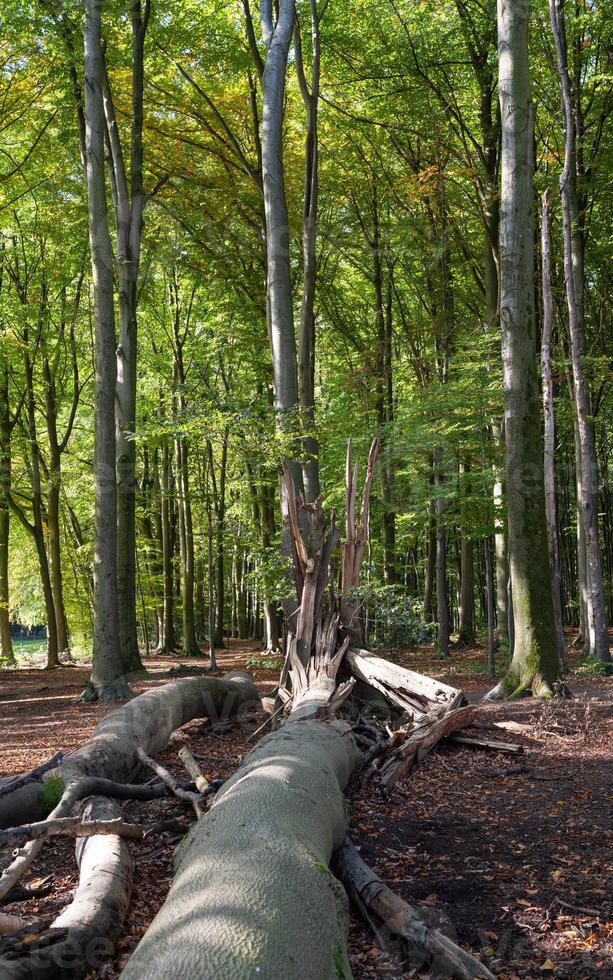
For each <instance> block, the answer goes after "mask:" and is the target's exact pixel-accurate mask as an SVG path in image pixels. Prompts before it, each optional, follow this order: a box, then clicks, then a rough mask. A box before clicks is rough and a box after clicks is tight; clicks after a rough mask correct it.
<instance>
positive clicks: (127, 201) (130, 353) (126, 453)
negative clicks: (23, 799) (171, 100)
mask: <svg viewBox="0 0 613 980" xmlns="http://www.w3.org/2000/svg"><path fill="white" fill-rule="evenodd" d="M150 10H151V7H150V2H149V0H145V4H144V7H143V6H142V5H141V2H140V0H131V20H132V115H131V120H130V125H131V132H130V164H129V168H126V166H125V163H124V155H123V148H122V145H121V139H120V134H119V127H118V125H117V120H116V117H115V108H114V105H113V99H112V95H111V89H110V85H109V81H108V77H107V75H106V71H105V73H104V76H103V82H104V84H103V92H104V112H105V119H106V131H107V142H108V147H109V151H110V152H109V157H110V165H111V166H110V176H111V190H112V192H113V204H114V208H115V221H116V227H117V268H118V277H119V343H118V345H117V380H116V407H115V411H116V472H117V589H118V615H119V642H120V648H121V658H122V662H123V665H124V670H125V672H127V673H129V672H132V671H139V670H142V669H143V664H142V661H141V659H140V654H139V651H138V638H137V627H136V487H137V481H136V443H135V441H134V439H133V438H132V437H133V435H134V432H135V428H136V362H137V350H138V348H137V299H138V293H137V284H138V274H139V266H140V253H141V238H142V226H143V211H144V207H145V203H146V200H147V198H146V195H145V191H144V185H143V90H144V45H145V36H146V33H147V27H148V24H149V16H150Z"/></svg>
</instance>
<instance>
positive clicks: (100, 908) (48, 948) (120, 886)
mask: <svg viewBox="0 0 613 980" xmlns="http://www.w3.org/2000/svg"><path fill="white" fill-rule="evenodd" d="M121 816H122V811H121V808H120V807H119V806H118V804H117V803H115V802H113V801H112V800H108V799H106V798H104V797H98V796H95V797H93V798H92V799H90V801H89V803H88V805H87V807H86V808H85V811H84V819H86V820H97V821H100V820H109V819H111V820H112V819H119V818H121ZM76 857H77V864H78V866H79V885H78V888H77V890H76V892H75V894H74V897H73V899H72V902H71V903H70V905H68V906H67V908H65V909H64V911H63V912H62V913H61V914H60V915H59V916H58V917H57V918H56V919H55V920H54V921H53V923H52V925H51V928H50V929H49V930H48V931H47V932H45V933H43V934H42V935H41V946H42V948H40V949H37V948H36V947H37V941H36V940H34V941H31V939H30V940H28V942H27V945H26V944H25V943H24V945H23V947H22V950H20V952H23V953H24V954H25V955H21V956H18V957H17V958H15V959H7V958H3V959H1V960H0V974H1V975H2V978H3V980H40V978H41V977H48V976H53V978H54V980H55V978H57V980H64V978H66V980H75V978H77V977H82V976H85V975H86V974H87V975H90V974H91V973H92V972H95V971H97V970H98V969H99V968H100V967H101V966H102V964H103V962H104V961H105V960H106V959H108V958H109V957H110V956H111V955H112V953H113V950H114V947H115V941H116V940H117V939H118V937H119V934H120V932H121V928H122V926H123V922H124V919H125V916H126V912H127V911H128V905H129V902H130V895H131V892H132V870H133V862H132V856H131V854H130V850H129V848H128V845H127V844H126V843H125V842H124V841H123V840H122V839H121V838H119V837H117V836H114V835H113V836H99V835H97V836H94V837H87V838H85V839H81V840H78V841H77V845H76ZM54 939H55V941H54ZM45 940H47V942H49V940H50V943H49V945H42V942H44V941H45ZM15 952H16V951H14V953H15Z"/></svg>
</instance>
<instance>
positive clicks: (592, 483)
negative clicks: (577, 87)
mask: <svg viewBox="0 0 613 980" xmlns="http://www.w3.org/2000/svg"><path fill="white" fill-rule="evenodd" d="M549 12H550V17H551V27H552V31H553V36H554V40H555V46H556V54H557V60H558V73H559V76H560V92H561V97H562V108H563V111H564V168H563V170H562V173H561V175H560V197H561V201H562V225H563V230H564V279H565V284H566V302H567V306H568V324H569V329H570V345H571V356H572V366H573V393H574V402H575V413H576V417H577V428H578V434H579V449H580V454H579V465H580V474H581V476H580V479H579V480H578V487H579V499H580V519H581V521H582V524H583V531H584V535H585V550H586V559H587V581H588V596H587V614H588V624H587V625H588V630H589V652H590V653H591V654H592V656H594V657H596V658H597V659H598V660H600V661H602V662H603V663H606V664H610V663H611V653H610V650H609V635H608V631H607V619H606V612H605V601H604V589H603V585H602V561H601V555H600V544H599V541H598V513H597V508H596V495H597V487H598V475H597V473H598V470H597V461H596V448H595V445H594V429H593V425H592V419H591V411H590V404H589V394H588V390H587V385H586V382H585V371H584V365H583V361H584V356H583V333H584V331H583V293H584V286H583V281H582V278H583V277H582V275H581V274H580V272H579V271H578V264H579V260H578V256H577V239H576V232H575V233H573V228H575V229H576V227H577V224H578V222H579V202H578V197H577V160H576V137H575V114H574V107H573V103H572V96H571V87H570V77H569V73H568V58H567V50H566V26H565V22H564V4H563V0H550V3H549ZM581 265H582V263H581ZM581 271H582V270H581Z"/></svg>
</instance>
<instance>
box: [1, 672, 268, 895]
mask: <svg viewBox="0 0 613 980" xmlns="http://www.w3.org/2000/svg"><path fill="white" fill-rule="evenodd" d="M256 703H258V694H257V689H256V688H255V685H254V684H253V681H252V680H251V678H250V677H249V676H248V675H247V674H244V673H242V672H241V671H236V672H233V673H231V674H228V675H227V676H226V677H225V678H224V679H223V680H217V679H216V678H211V677H208V678H202V677H196V678H187V679H184V680H180V681H175V682H174V683H172V684H167V685H164V686H163V687H158V688H155V689H154V690H150V691H146V692H145V693H144V694H141V695H140V696H139V697H137V698H134V700H132V701H129V702H128V703H127V704H125V705H123V706H122V707H120V708H117V709H116V710H115V711H112V712H111V713H110V714H108V715H106V717H104V718H103V719H102V720H101V721H100V722H99V723H98V725H97V726H96V728H95V729H94V732H93V734H92V736H91V738H89V739H88V740H87V742H85V743H84V744H83V745H82V746H81V747H80V748H79V749H77V750H76V751H75V752H73V753H72V754H71V755H70V756H68V757H67V758H65V759H64V760H63V762H62V764H61V766H60V767H59V768H58V769H57V770H55V772H53V773H51V775H56V776H57V777H59V780H60V785H61V786H62V787H63V793H62V796H61V799H60V801H59V803H58V804H57V806H55V807H54V809H53V810H52V811H51V814H50V819H55V818H57V817H65V816H69V815H70V813H71V811H72V808H73V806H74V804H75V802H77V800H79V799H81V794H82V793H83V792H91V787H90V785H89V780H88V779H87V777H91V776H95V777H96V781H98V779H99V778H100V777H102V778H103V779H112V780H115V781H116V782H124V783H127V782H130V781H131V780H132V779H133V777H134V776H135V775H136V773H137V772H138V770H139V768H140V765H141V762H140V760H139V755H138V753H139V750H141V749H142V750H144V751H145V752H147V753H149V754H155V753H156V752H160V751H161V750H162V749H163V748H164V747H165V746H166V744H167V742H168V739H169V738H170V736H171V734H172V732H173V731H174V730H175V729H176V728H180V727H181V726H182V725H184V724H186V723H187V722H188V721H191V719H192V718H201V717H208V718H209V719H210V721H212V722H214V723H217V722H219V721H225V720H227V718H229V717H231V716H232V715H233V714H235V713H236V712H237V711H238V710H239V709H240V708H241V706H247V705H249V706H253V705H254V704H256ZM34 786H36V784H34ZM28 788H29V787H23V788H22V789H21V790H17V791H16V793H17V794H21V793H23V792H24V790H25V789H28ZM4 799H5V800H6V801H7V802H8V805H9V806H10V803H11V799H12V797H11V794H8V795H7V796H6V797H5V798H4ZM41 846H42V841H40V840H38V841H30V842H29V843H28V844H26V845H25V847H24V848H22V850H21V851H20V852H19V854H18V856H17V857H16V858H15V860H14V861H13V862H12V864H11V865H9V867H8V868H6V869H5V870H4V871H3V873H2V876H1V877H0V900H1V899H2V898H3V897H4V896H5V895H6V894H7V893H8V892H9V891H10V889H11V888H12V887H13V885H14V884H15V883H16V882H17V881H19V879H20V878H21V877H22V876H23V875H24V874H25V873H26V872H27V870H28V869H29V867H30V866H31V865H32V862H33V861H34V859H35V858H36V856H37V854H38V853H39V851H40V848H41Z"/></svg>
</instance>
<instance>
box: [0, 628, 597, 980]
mask: <svg viewBox="0 0 613 980" xmlns="http://www.w3.org/2000/svg"><path fill="white" fill-rule="evenodd" d="M217 656H218V661H219V667H220V670H222V671H227V670H230V669H232V668H237V667H245V666H246V664H247V661H249V663H248V666H247V669H249V670H251V672H252V674H253V675H254V677H255V679H256V682H257V683H258V686H259V687H260V690H261V692H262V693H265V692H266V691H268V690H270V688H271V687H272V686H273V685H274V683H275V682H276V679H277V676H278V671H277V669H276V665H275V664H272V665H271V664H270V663H268V664H267V666H272V667H274V668H275V669H272V670H270V669H255V670H254V667H253V659H254V656H255V648H254V645H253V644H249V643H245V642H239V641H231V645H230V649H229V650H220V651H218V653H217ZM483 658H484V654H483V651H482V650H478V649H475V650H470V651H461V652H460V651H458V652H457V653H456V654H454V656H453V657H452V659H451V661H446V662H444V663H443V662H439V661H436V660H434V659H433V650H432V649H430V648H424V649H422V650H420V651H418V652H416V653H410V654H403V655H402V656H398V657H397V658H396V657H394V659H397V660H398V662H400V663H403V664H404V665H405V666H409V667H411V668H412V669H417V670H422V671H424V672H426V673H428V674H430V675H432V676H436V677H439V678H440V679H441V680H445V681H447V682H448V683H451V684H453V685H454V686H456V687H462V688H463V690H465V691H466V693H467V695H468V696H469V698H470V700H478V699H479V698H480V696H481V695H482V694H483V693H485V691H486V690H488V687H489V685H488V683H487V681H486V679H485V678H484V677H483V675H482V674H481V673H479V668H480V665H481V664H482V663H483ZM179 663H183V664H188V665H189V666H192V665H200V666H206V664H207V659H206V658H202V659H191V658H190V660H189V661H186V660H183V659H181V660H179V659H178V658H177V657H157V656H153V657H150V658H148V659H147V668H148V670H149V671H150V674H151V677H149V678H148V679H146V680H139V681H135V682H134V683H133V684H132V687H133V689H134V690H135V691H136V692H138V693H140V692H141V691H143V690H146V689H147V688H149V687H151V686H155V685H158V684H162V683H167V682H168V680H169V679H170V678H169V676H168V674H167V671H168V670H169V669H170V668H173V667H175V668H176V666H177V665H178V664H179ZM87 676H88V667H87V666H71V667H68V666H65V667H60V668H57V669H55V670H53V671H47V670H40V669H35V670H16V671H4V672H2V673H1V674H0V719H1V721H2V734H3V738H2V746H1V748H0V776H5V775H13V774H15V773H18V772H23V771H25V770H28V769H31V768H33V767H34V766H36V765H39V764H40V763H42V762H44V761H46V760H47V759H48V758H49V757H50V756H52V755H53V754H54V752H56V751H57V750H58V749H59V748H63V749H64V750H65V751H69V750H71V749H73V748H75V747H76V746H77V745H79V744H81V743H82V742H83V741H84V740H85V738H87V737H88V735H89V734H90V732H91V731H92V729H93V728H94V726H95V725H96V723H97V722H98V721H99V719H100V718H101V717H102V715H103V714H105V713H106V712H107V711H109V710H112V706H109V705H90V704H84V703H81V702H78V701H77V700H76V699H77V698H78V695H79V694H80V692H81V690H82V689H83V687H84V684H85V681H86V680H87ZM569 684H570V687H571V689H572V693H573V698H572V699H571V700H566V699H556V700H555V701H553V702H548V703H545V704H542V703H538V702H534V701H532V700H531V699H529V698H527V699H523V700H520V701H517V702H515V703H513V704H508V703H507V704H504V705H490V706H488V707H487V708H485V709H484V713H483V714H481V715H480V717H479V719H478V721H479V725H480V727H478V728H471V730H470V731H468V734H470V735H473V736H476V737H480V738H486V739H496V740H498V741H505V742H512V743H519V744H521V745H522V747H523V752H522V754H521V755H517V754H513V755H511V754H507V753H504V752H500V751H491V750H483V749H476V748H468V747H465V746H460V745H452V744H449V743H447V744H445V745H443V746H440V747H439V748H438V749H437V750H436V751H434V752H433V753H431V755H429V756H428V757H427V758H426V759H425V760H424V761H423V762H422V763H421V764H420V766H419V767H418V768H417V769H415V770H414V771H413V772H412V773H411V774H410V775H409V776H408V777H407V779H406V780H405V781H404V783H402V784H401V785H400V786H399V787H397V788H396V789H395V791H394V792H393V794H392V796H391V798H390V799H388V800H383V799H382V797H381V795H380V792H379V789H378V786H377V782H376V779H375V780H373V782H372V783H371V784H370V786H369V788H368V790H367V791H366V792H365V793H364V792H362V791H361V790H360V789H359V786H358V785H357V783H354V784H353V785H352V786H351V787H350V788H349V791H348V801H349V805H350V812H351V834H352V839H353V842H354V843H355V845H356V846H357V847H359V848H360V850H361V853H362V856H363V857H364V859H365V860H366V861H367V862H368V863H369V864H370V865H371V866H372V867H373V868H374V869H375V870H376V871H377V873H378V874H379V875H380V876H381V877H382V878H383V879H384V880H385V881H386V882H387V883H388V884H389V885H390V887H392V888H393V889H394V890H395V891H397V892H398V893H399V894H400V895H402V897H403V898H404V899H405V900H406V901H408V902H410V903H411V904H413V905H416V906H418V907H422V908H423V909H425V910H428V912H430V913H434V914H435V916H436V917H438V918H440V919H441V920H442V921H443V922H444V923H445V925H444V929H445V930H446V931H447V932H448V934H450V935H451V936H452V938H454V939H455V941H457V942H458V943H459V944H460V945H462V946H464V947H465V948H467V949H470V950H471V951H472V952H473V953H475V954H476V955H478V956H479V957H480V958H481V959H482V960H483V962H485V963H486V964H487V965H488V967H489V969H490V970H491V971H492V972H493V973H494V974H495V975H496V976H497V977H499V978H501V980H515V978H517V977H519V978H529V977H530V978H531V977H534V978H536V977H547V976H553V977H558V978H573V980H582V978H592V977H598V978H602V977H606V976H613V925H612V921H611V919H612V912H613V901H612V897H611V887H610V871H611V835H612V828H613V821H612V819H611V817H612V816H613V807H612V802H613V785H612V779H611V734H612V729H613V725H612V711H611V709H612V706H613V679H610V678H606V679H604V678H603V679H597V680H594V679H589V678H586V679H583V678H580V677H571V679H570V680H569ZM264 718H265V716H264V715H263V714H261V715H260V714H259V713H258V714H255V713H254V714H253V715H252V716H250V717H247V718H244V719H242V720H241V723H240V724H237V725H234V726H233V727H231V728H229V729H228V730H225V731H222V732H211V731H209V730H207V723H206V722H204V723H203V722H202V721H195V722H191V723H190V724H189V725H186V726H185V727H184V728H182V729H181V730H180V731H178V732H176V733H175V734H174V735H173V737H172V739H171V742H170V743H169V746H168V747H167V749H166V750H165V751H164V752H163V753H160V755H159V756H158V757H157V758H158V759H159V760H160V761H161V762H162V763H163V764H164V765H165V766H166V767H167V768H168V769H169V770H170V771H171V772H172V773H173V774H174V775H175V776H176V777H177V778H178V779H185V778H186V776H185V772H184V770H183V769H182V766H181V764H180V763H179V761H178V758H177V752H178V750H179V748H180V747H181V745H182V744H189V746H190V749H191V750H192V752H194V753H195V754H196V755H197V756H202V757H203V758H202V759H201V760H200V764H201V765H202V767H203V769H204V770H205V773H206V774H207V776H208V777H209V778H211V779H212V778H216V777H221V778H225V777H227V776H229V775H230V773H231V772H233V771H234V770H235V769H236V767H237V765H238V764H239V762H240V760H241V758H242V756H243V755H245V754H246V753H247V752H248V751H249V749H250V748H251V747H252V745H253V740H251V741H248V738H249V736H250V735H251V734H252V733H253V732H254V731H255V730H256V729H257V728H258V726H259V725H260V724H261V722H262V721H263V720H264ZM499 724H502V725H504V726H508V727H498V725H499ZM517 767H521V770H522V771H520V772H508V770H509V769H511V770H512V769H516V768H517ZM124 810H125V814H126V817H127V818H128V819H129V820H133V821H138V822H141V821H142V822H148V821H153V820H157V819H162V818H170V817H174V818H181V819H183V820H184V821H185V825H186V826H187V824H188V822H191V820H192V819H193V813H191V812H190V811H189V808H187V807H186V806H185V805H183V804H182V803H180V802H179V801H177V800H174V799H168V800H158V801H155V802H154V803H148V804H139V803H136V802H128V803H126V804H125V807H124ZM179 839H180V835H177V834H174V835H173V834H170V833H169V834H165V835H162V836H161V837H160V836H158V837H155V838H150V839H148V840H145V841H142V842H133V841H131V842H130V847H131V848H132V850H133V854H134V860H135V873H134V895H136V896H138V901H133V902H132V904H131V907H130V910H129V913H128V917H127V920H126V924H125V930H124V935H123V938H122V939H121V941H120V944H119V947H118V949H117V954H116V956H115V958H114V959H113V960H112V961H111V962H109V963H107V964H105V965H103V966H102V967H101V968H100V969H99V970H98V971H97V972H95V973H93V974H90V977H92V978H93V977H100V978H103V977H105V978H115V977H118V976H119V974H120V972H121V969H122V967H123V966H124V965H125V963H126V961H127V959H128V958H129V956H130V953H131V952H132V950H133V949H134V948H135V946H136V944H137V943H138V941H139V939H140V937H141V936H142V934H143V932H144V931H145V929H146V928H147V925H148V924H149V922H150V921H151V919H152V917H153V916H154V915H155V913H156V911H157V909H158V908H159V907H160V905H161V904H162V902H163V901H164V898H165V895H166V892H167V890H168V887H169V885H170V881H171V876H172V854H173V850H174V848H175V846H176V844H177V842H178V840H179ZM5 863H6V861H5ZM47 876H50V877H49V880H48V881H47V882H46V885H45V887H46V888H47V889H49V890H48V893H47V894H46V895H45V896H44V897H39V898H38V899H33V900H30V901H28V902H19V903H16V902H14V903H7V904H4V905H3V906H2V911H3V912H6V913H9V914H15V915H44V916H54V915H55V914H58V913H59V912H60V910H61V909H62V907H63V906H64V905H65V904H66V903H67V902H69V901H70V899H71V897H72V892H73V890H74V888H75V885H76V866H75V862H74V844H73V842H72V841H69V840H60V839H58V838H55V839H53V840H51V841H49V842H48V843H47V845H46V846H45V848H44V849H43V851H42V853H41V857H40V858H39V860H38V862H37V863H36V865H35V867H34V868H33V870H32V874H31V876H30V878H29V879H27V881H26V882H24V883H27V882H40V881H41V880H43V879H45V878H47ZM350 959H351V965H352V968H353V972H354V976H355V977H356V980H364V978H367V977H368V978H370V977H374V978H383V977H385V978H405V977H411V976H414V975H415V971H416V967H414V968H411V965H410V964H408V965H407V964H405V965H404V967H402V966H400V965H399V964H398V963H397V962H396V961H395V960H394V958H393V955H391V954H387V953H384V952H381V950H380V948H379V946H378V944H377V942H376V941H375V939H374V938H373V936H372V934H371V933H370V932H369V931H368V929H367V928H366V927H364V926H363V924H362V922H361V920H359V919H357V918H355V917H352V923H351V934H350ZM288 980H290V978H288Z"/></svg>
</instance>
